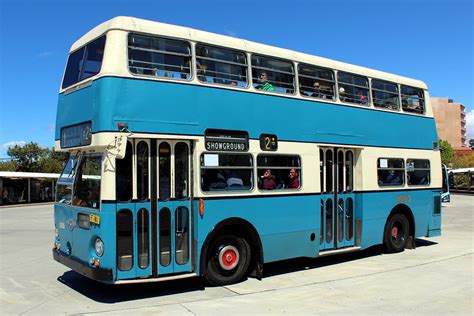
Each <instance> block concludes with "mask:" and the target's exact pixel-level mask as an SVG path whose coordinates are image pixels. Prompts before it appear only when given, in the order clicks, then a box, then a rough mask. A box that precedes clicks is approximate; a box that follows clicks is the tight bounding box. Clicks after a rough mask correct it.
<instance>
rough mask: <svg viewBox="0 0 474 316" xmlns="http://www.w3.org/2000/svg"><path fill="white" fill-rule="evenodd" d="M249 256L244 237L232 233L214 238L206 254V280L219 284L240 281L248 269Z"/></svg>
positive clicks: (248, 248) (212, 283) (247, 245)
mask: <svg viewBox="0 0 474 316" xmlns="http://www.w3.org/2000/svg"><path fill="white" fill-rule="evenodd" d="M226 254H227V256H226ZM250 257H251V253H250V246H249V244H248V242H247V241H246V240H245V239H244V238H242V237H240V236H236V235H233V234H225V235H221V236H218V237H216V238H214V239H213V240H212V241H211V243H210V245H209V251H208V254H207V262H206V265H207V271H206V280H207V282H208V283H209V284H211V285H218V286H219V285H227V284H233V283H237V282H239V281H241V280H242V279H243V278H244V277H245V275H246V274H247V270H248V269H249V265H250ZM220 258H221V260H222V261H219V259H220ZM225 258H228V259H229V260H226V259H225Z"/></svg>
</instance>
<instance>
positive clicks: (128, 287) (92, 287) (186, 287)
mask: <svg viewBox="0 0 474 316" xmlns="http://www.w3.org/2000/svg"><path fill="white" fill-rule="evenodd" d="M58 281H59V282H61V283H63V284H65V285H66V286H68V287H70V288H71V289H73V290H74V291H76V292H78V293H80V294H82V295H84V296H86V297H88V298H89V299H91V300H94V301H96V302H99V303H105V304H114V303H120V302H126V301H134V300H141V299H146V298H152V297H160V296H169V295H174V294H182V293H186V292H194V291H202V290H204V289H205V282H204V280H203V279H202V278H199V277H197V278H187V279H181V280H173V281H163V282H150V283H136V284H121V285H111V284H105V283H100V282H97V281H94V280H91V279H88V278H87V277H85V276H82V275H80V274H79V273H77V272H74V271H72V270H71V271H68V272H66V273H64V274H63V275H62V276H60V277H58Z"/></svg>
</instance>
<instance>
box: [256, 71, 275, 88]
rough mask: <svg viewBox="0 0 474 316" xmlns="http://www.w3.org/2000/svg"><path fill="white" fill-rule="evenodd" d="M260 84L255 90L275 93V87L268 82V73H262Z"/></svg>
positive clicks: (259, 77)
mask: <svg viewBox="0 0 474 316" xmlns="http://www.w3.org/2000/svg"><path fill="white" fill-rule="evenodd" d="M258 83H259V84H258V85H257V86H256V87H255V89H258V90H264V91H275V88H273V85H272V84H271V83H270V82H268V75H267V72H266V71H262V72H260V74H259V75H258Z"/></svg>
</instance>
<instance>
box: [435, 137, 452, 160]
mask: <svg viewBox="0 0 474 316" xmlns="http://www.w3.org/2000/svg"><path fill="white" fill-rule="evenodd" d="M439 150H440V151H441V163H443V164H445V165H447V166H449V165H450V164H451V163H452V162H453V160H454V150H453V146H451V144H450V143H448V141H447V140H441V139H440V140H439Z"/></svg>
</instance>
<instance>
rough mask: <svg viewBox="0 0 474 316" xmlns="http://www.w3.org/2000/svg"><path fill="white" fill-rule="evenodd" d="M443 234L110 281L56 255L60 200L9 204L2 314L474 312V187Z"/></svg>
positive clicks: (449, 211) (0, 232)
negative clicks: (201, 272) (232, 277)
mask: <svg viewBox="0 0 474 316" xmlns="http://www.w3.org/2000/svg"><path fill="white" fill-rule="evenodd" d="M442 211H443V227H442V228H443V232H442V234H443V235H442V236H441V237H436V238H431V239H429V240H428V239H426V240H425V239H419V240H417V249H415V250H406V251H404V252H403V253H399V254H390V255H388V254H383V253H382V252H381V249H380V247H375V248H372V249H368V250H366V251H363V252H358V253H353V254H346V255H339V256H333V257H327V258H318V259H294V260H288V261H285V262H278V263H272V264H267V265H265V268H264V272H265V275H264V278H263V279H262V280H261V281H258V280H255V279H248V280H247V281H245V282H242V283H239V284H235V285H231V286H226V287H204V283H203V282H202V280H201V279H199V278H195V279H186V280H179V281H172V282H163V283H154V284H140V285H122V286H115V287H114V286H108V285H104V284H100V283H96V282H94V281H91V280H88V279H86V278H84V277H82V276H80V275H78V274H76V273H75V272H72V271H70V270H69V269H68V268H66V267H64V266H62V265H60V264H58V263H57V262H55V261H53V259H52V257H51V245H52V241H53V237H54V225H53V207H52V206H51V205H41V206H38V205H35V206H24V207H16V208H2V209H0V253H1V257H0V312H1V314H33V315H37V314H44V315H46V314H47V315H51V314H64V313H66V314H88V313H101V314H107V313H108V314H166V315H183V314H184V315H186V314H189V315H209V314H211V315H213V314H219V315H222V314H227V315H234V314H235V315H244V314H245V315H249V314H250V315H253V314H291V315H294V314H297V315H303V314H304V315H306V314H323V315H324V314H346V313H347V314H349V313H350V314H356V315H360V314H377V315H379V314H391V315H393V314H403V315H407V314H412V315H414V314H435V315H438V314H447V313H448V314H458V315H466V314H467V315H472V314H473V310H474V308H473V296H474V291H473V232H474V222H473V213H474V196H463V195H454V196H453V197H452V203H451V204H450V205H448V206H447V207H443V210H442Z"/></svg>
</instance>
